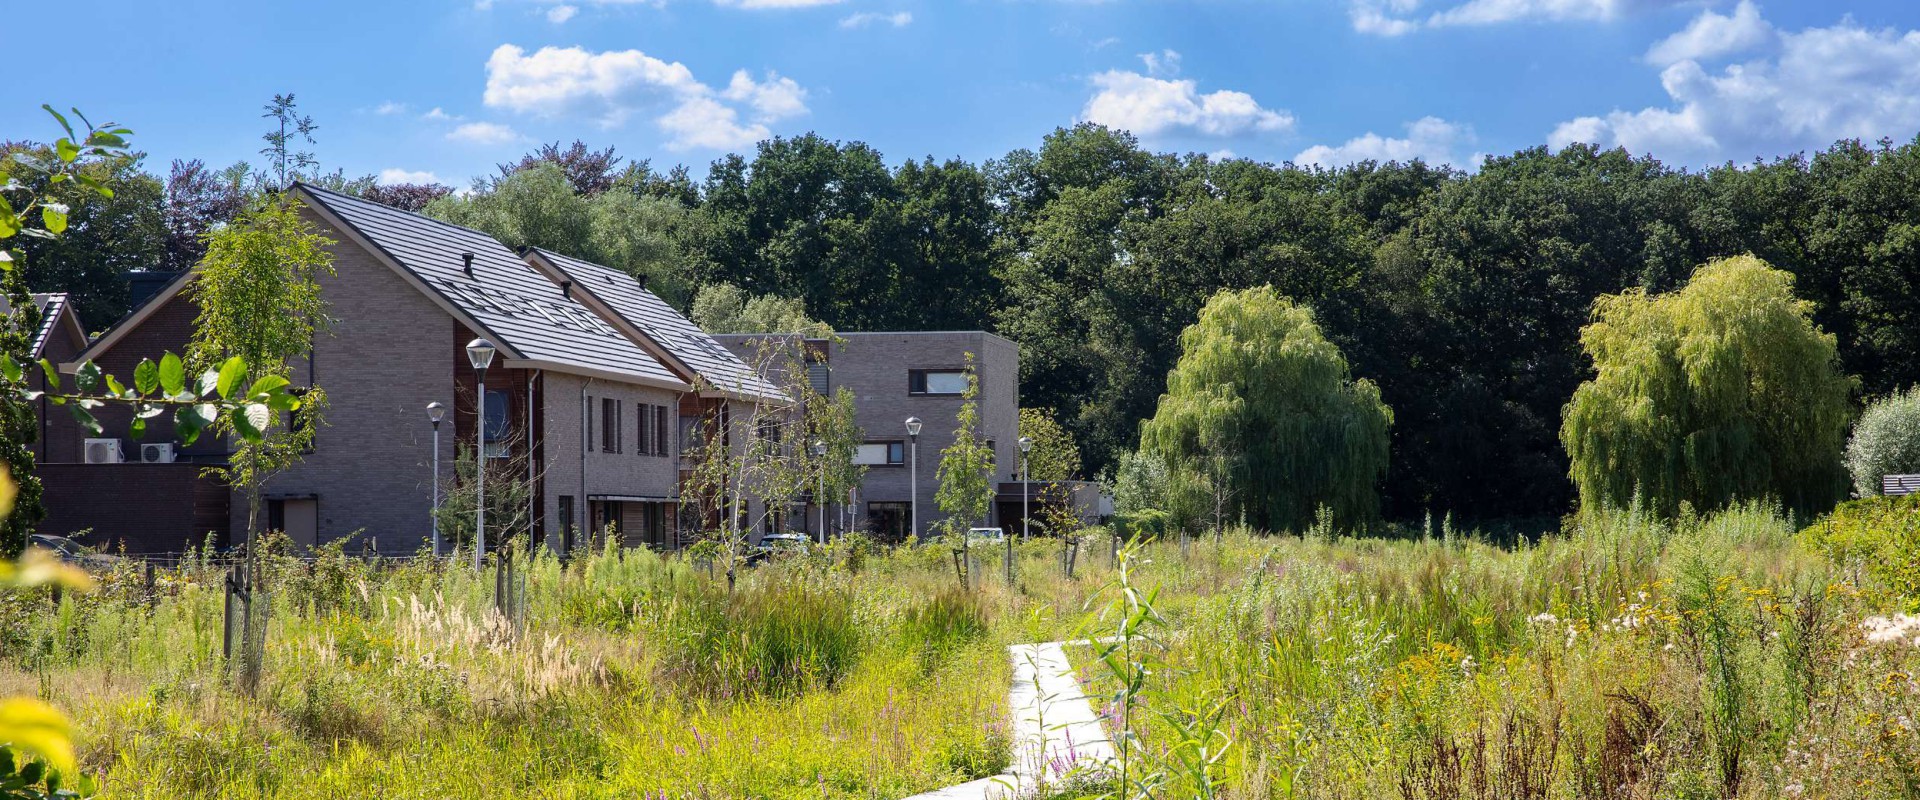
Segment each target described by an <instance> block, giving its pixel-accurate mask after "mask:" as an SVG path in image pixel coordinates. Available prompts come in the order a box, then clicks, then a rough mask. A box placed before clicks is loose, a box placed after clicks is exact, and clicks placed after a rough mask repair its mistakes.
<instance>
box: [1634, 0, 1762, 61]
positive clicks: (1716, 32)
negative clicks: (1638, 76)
mask: <svg viewBox="0 0 1920 800" xmlns="http://www.w3.org/2000/svg"><path fill="white" fill-rule="evenodd" d="M1772 40H1773V26H1772V25H1769V24H1767V21H1766V20H1764V19H1761V18H1760V8H1759V7H1758V6H1755V5H1754V4H1753V2H1752V0H1740V5H1738V6H1735V7H1734V9H1733V14H1732V15H1731V16H1723V15H1720V14H1715V13H1713V12H1712V11H1711V10H1708V11H1702V12H1700V16H1698V17H1694V18H1693V22H1691V23H1688V24H1687V27H1686V28H1685V29H1683V30H1681V31H1680V32H1679V33H1676V34H1674V35H1672V36H1669V37H1667V38H1665V39H1662V40H1660V42H1659V43H1658V44H1655V45H1654V46H1653V47H1652V48H1650V49H1648V50H1647V61H1649V62H1652V63H1654V64H1658V65H1660V66H1663V67H1664V66H1666V65H1668V64H1675V63H1678V62H1681V61H1688V60H1698V59H1703V58H1712V57H1714V56H1721V55H1726V54H1728V53H1738V52H1741V51H1744V50H1751V49H1754V48H1756V47H1759V46H1761V45H1764V44H1767V43H1768V42H1770V41H1772Z"/></svg>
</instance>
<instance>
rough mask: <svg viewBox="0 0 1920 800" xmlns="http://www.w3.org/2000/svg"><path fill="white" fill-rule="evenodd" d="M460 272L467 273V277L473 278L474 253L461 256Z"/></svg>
mask: <svg viewBox="0 0 1920 800" xmlns="http://www.w3.org/2000/svg"><path fill="white" fill-rule="evenodd" d="M460 270H461V271H462V272H465V273H467V277H469V278H471V277H473V254H472V253H461V254H460Z"/></svg>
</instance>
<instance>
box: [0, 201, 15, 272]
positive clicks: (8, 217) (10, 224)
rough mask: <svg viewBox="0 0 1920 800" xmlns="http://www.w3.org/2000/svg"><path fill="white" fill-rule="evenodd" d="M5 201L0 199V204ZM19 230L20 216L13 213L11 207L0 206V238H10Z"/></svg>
mask: <svg viewBox="0 0 1920 800" xmlns="http://www.w3.org/2000/svg"><path fill="white" fill-rule="evenodd" d="M5 202H6V201H4V200H0V205H4V204H5ZM19 232H20V218H19V217H17V216H15V215H14V212H13V209H11V208H0V239H7V238H11V237H12V236H13V235H15V234H17V233H19ZM9 260H11V259H9Z"/></svg>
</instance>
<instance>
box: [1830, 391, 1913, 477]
mask: <svg viewBox="0 0 1920 800" xmlns="http://www.w3.org/2000/svg"><path fill="white" fill-rule="evenodd" d="M1847 471H1848V472H1850V473H1852V474H1853V492H1854V494H1857V495H1859V496H1861V497H1872V496H1873V495H1876V494H1879V493H1880V479H1881V478H1883V477H1885V476H1888V475H1911V474H1915V473H1920V386H1916V387H1913V388H1909V389H1908V390H1906V391H1904V392H1901V393H1899V394H1895V395H1892V396H1890V397H1883V398H1880V399H1879V400H1875V401H1873V403H1871V404H1869V405H1868V406H1867V410H1866V411H1865V412H1864V413H1862V414H1861V415H1860V421H1859V422H1856V423H1854V425H1853V437H1852V438H1851V439H1848V440H1847Z"/></svg>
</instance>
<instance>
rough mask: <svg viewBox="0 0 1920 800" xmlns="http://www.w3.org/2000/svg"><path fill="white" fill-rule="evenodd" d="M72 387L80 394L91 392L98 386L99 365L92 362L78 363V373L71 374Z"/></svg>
mask: <svg viewBox="0 0 1920 800" xmlns="http://www.w3.org/2000/svg"><path fill="white" fill-rule="evenodd" d="M73 385H74V386H76V387H78V388H79V389H80V391H82V392H91V391H93V389H94V387H96V386H99V385H100V365H98V364H95V363H93V362H92V361H82V362H80V371H78V372H75V373H74V374H73Z"/></svg>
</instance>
